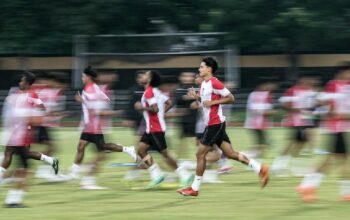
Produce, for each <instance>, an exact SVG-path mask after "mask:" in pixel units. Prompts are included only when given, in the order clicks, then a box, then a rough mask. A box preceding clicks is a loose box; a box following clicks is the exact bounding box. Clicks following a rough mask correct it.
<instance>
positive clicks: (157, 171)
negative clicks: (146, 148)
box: [148, 163, 163, 180]
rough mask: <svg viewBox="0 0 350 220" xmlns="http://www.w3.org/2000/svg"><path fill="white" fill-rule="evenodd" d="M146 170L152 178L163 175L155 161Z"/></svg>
mask: <svg viewBox="0 0 350 220" xmlns="http://www.w3.org/2000/svg"><path fill="white" fill-rule="evenodd" d="M148 172H149V173H150V175H151V179H152V180H155V179H157V178H159V177H160V176H162V175H163V171H162V170H161V169H160V167H159V166H158V164H156V163H154V164H153V165H152V166H150V167H149V168H148Z"/></svg>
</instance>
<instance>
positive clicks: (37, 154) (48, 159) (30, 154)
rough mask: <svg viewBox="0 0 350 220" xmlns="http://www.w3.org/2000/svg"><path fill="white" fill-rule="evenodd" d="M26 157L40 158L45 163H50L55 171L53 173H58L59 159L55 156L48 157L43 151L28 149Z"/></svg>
mask: <svg viewBox="0 0 350 220" xmlns="http://www.w3.org/2000/svg"><path fill="white" fill-rule="evenodd" d="M28 158H30V159H34V160H42V161H44V162H46V163H47V164H49V165H51V166H52V168H53V169H54V171H55V174H57V173H58V169H59V160H58V159H57V158H55V157H50V156H47V155H45V154H43V153H40V152H36V151H29V152H28Z"/></svg>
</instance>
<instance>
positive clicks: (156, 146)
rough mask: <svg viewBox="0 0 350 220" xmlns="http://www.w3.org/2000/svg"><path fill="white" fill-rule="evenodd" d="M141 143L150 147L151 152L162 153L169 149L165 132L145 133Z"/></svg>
mask: <svg viewBox="0 0 350 220" xmlns="http://www.w3.org/2000/svg"><path fill="white" fill-rule="evenodd" d="M140 142H143V143H145V144H147V145H149V146H151V147H150V149H149V150H155V151H158V152H161V151H163V150H165V149H167V148H168V146H167V144H166V140H165V133H164V132H155V133H149V134H148V133H144V134H143V135H142V137H141V140H140Z"/></svg>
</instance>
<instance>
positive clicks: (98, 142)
mask: <svg viewBox="0 0 350 220" xmlns="http://www.w3.org/2000/svg"><path fill="white" fill-rule="evenodd" d="M80 140H84V141H88V142H90V143H94V144H95V146H96V148H97V150H98V151H103V150H104V146H105V138H104V136H103V134H90V133H84V132H83V133H81V136H80Z"/></svg>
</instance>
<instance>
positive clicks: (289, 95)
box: [278, 87, 294, 103]
mask: <svg viewBox="0 0 350 220" xmlns="http://www.w3.org/2000/svg"><path fill="white" fill-rule="evenodd" d="M293 100H294V88H293V87H291V88H289V89H287V91H286V92H285V93H284V94H283V96H282V97H281V98H279V99H278V101H279V102H281V103H286V102H292V101H293Z"/></svg>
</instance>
